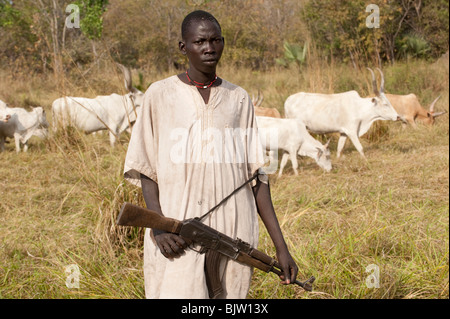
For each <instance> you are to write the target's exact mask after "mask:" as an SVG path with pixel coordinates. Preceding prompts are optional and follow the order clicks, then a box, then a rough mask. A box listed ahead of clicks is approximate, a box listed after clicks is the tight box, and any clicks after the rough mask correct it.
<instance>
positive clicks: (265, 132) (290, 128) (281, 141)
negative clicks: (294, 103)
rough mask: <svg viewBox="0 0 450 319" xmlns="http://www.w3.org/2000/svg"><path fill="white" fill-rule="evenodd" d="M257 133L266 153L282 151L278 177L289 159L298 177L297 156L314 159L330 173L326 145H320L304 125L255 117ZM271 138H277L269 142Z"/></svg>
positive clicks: (290, 121) (277, 119) (293, 121)
mask: <svg viewBox="0 0 450 319" xmlns="http://www.w3.org/2000/svg"><path fill="white" fill-rule="evenodd" d="M256 123H257V125H258V132H259V135H260V138H261V142H262V144H263V148H265V149H266V150H267V151H277V150H279V149H280V150H283V156H282V159H281V163H280V171H279V172H278V176H279V177H280V176H281V174H282V173H283V169H284V166H285V165H286V163H287V161H288V159H289V158H290V159H291V162H292V168H293V170H294V173H295V175H298V172H297V167H298V162H297V154H298V155H300V156H309V157H311V158H312V159H314V160H315V161H316V163H317V165H319V166H320V167H321V168H323V169H324V170H325V171H327V172H329V171H331V161H330V150H329V149H328V143H326V144H325V145H322V144H321V143H320V142H319V141H317V140H316V139H314V138H313V137H312V136H311V135H310V134H309V133H308V131H307V130H306V127H305V125H304V124H303V123H302V122H301V121H299V120H296V119H281V118H274V117H266V116H256ZM271 138H272V139H273V138H277V139H276V140H271Z"/></svg>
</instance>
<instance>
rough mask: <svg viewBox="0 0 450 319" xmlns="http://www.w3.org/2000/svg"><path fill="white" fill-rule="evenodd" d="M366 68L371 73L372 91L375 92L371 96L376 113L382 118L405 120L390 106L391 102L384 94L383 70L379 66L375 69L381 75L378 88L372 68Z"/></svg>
mask: <svg viewBox="0 0 450 319" xmlns="http://www.w3.org/2000/svg"><path fill="white" fill-rule="evenodd" d="M367 69H368V70H369V71H370V73H371V74H372V86H373V93H374V94H375V97H373V98H372V103H373V106H374V108H375V110H376V113H377V114H378V115H379V116H380V117H381V118H382V119H383V120H387V121H403V122H406V120H405V119H404V118H403V117H402V116H400V115H399V114H398V113H397V111H396V110H395V109H394V107H393V106H392V104H391V102H389V100H388V99H387V97H386V95H385V94H384V75H383V72H382V71H381V70H380V69H379V68H377V70H378V71H379V72H380V75H381V83H380V89H379V90H378V86H377V80H376V79H375V74H374V73H373V71H372V69H370V68H367Z"/></svg>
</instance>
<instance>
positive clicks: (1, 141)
mask: <svg viewBox="0 0 450 319" xmlns="http://www.w3.org/2000/svg"><path fill="white" fill-rule="evenodd" d="M4 150H5V138H4V137H0V152H3V151H4Z"/></svg>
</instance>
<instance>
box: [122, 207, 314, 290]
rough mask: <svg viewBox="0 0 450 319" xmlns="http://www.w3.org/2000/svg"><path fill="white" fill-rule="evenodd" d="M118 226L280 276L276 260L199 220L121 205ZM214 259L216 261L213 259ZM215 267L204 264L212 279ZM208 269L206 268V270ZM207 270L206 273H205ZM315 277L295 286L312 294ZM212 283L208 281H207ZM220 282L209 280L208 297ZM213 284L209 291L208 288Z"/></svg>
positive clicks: (218, 288) (217, 287) (281, 272)
mask: <svg viewBox="0 0 450 319" xmlns="http://www.w3.org/2000/svg"><path fill="white" fill-rule="evenodd" d="M116 223H117V225H122V226H135V227H146V228H155V229H159V230H163V231H166V232H170V233H174V234H178V235H180V236H182V237H183V238H185V239H187V240H189V241H191V242H192V243H193V244H196V245H199V246H200V247H201V248H200V251H199V252H200V253H207V255H208V253H209V252H213V253H214V252H217V253H220V254H222V255H225V256H227V257H229V258H231V259H233V260H236V261H238V262H241V263H243V264H246V265H249V266H253V267H255V268H258V269H260V270H262V271H265V272H273V273H275V274H277V275H279V276H280V275H282V274H283V271H282V270H281V266H280V264H279V263H278V262H277V260H275V259H273V258H272V257H269V256H268V255H266V254H265V253H263V252H261V251H259V250H257V249H255V248H252V247H251V245H250V244H248V243H246V242H244V241H242V240H241V239H239V238H238V239H233V238H231V237H229V236H227V235H225V234H222V233H220V232H218V231H217V230H215V229H213V228H211V227H209V226H207V225H205V224H203V223H202V222H201V221H200V219H199V218H191V219H186V220H183V221H179V220H176V219H173V218H168V217H164V216H161V215H160V214H158V213H156V212H154V211H152V210H150V209H147V208H144V207H140V206H136V205H133V204H131V203H124V204H123V205H122V208H121V210H120V213H119V216H118V218H117V222H116ZM213 259H215V260H217V258H213ZM216 266H217V265H213V264H211V265H210V266H209V267H208V263H206V265H205V271H206V273H207V274H208V272H209V274H210V276H211V275H212V276H213V277H214V269H215V268H217V267H216ZM208 268H209V269H208ZM208 270H209V271H208ZM314 280H315V278H314V276H312V277H311V278H309V279H308V280H306V281H304V282H301V281H298V280H296V281H295V284H297V285H299V286H300V287H302V288H303V289H305V290H306V291H312V283H313V282H314ZM210 281H211V278H210ZM217 283H219V284H220V281H218V280H217V279H216V280H214V278H213V279H212V283H211V282H210V283H209V284H208V288H210V297H212V298H213V297H215V296H217V295H218V294H219V293H220V291H221V286H220V285H218V284H217ZM210 285H212V289H211V287H210Z"/></svg>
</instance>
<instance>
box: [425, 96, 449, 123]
mask: <svg viewBox="0 0 450 319" xmlns="http://www.w3.org/2000/svg"><path fill="white" fill-rule="evenodd" d="M440 97H441V96H438V97H437V98H436V99H435V100H434V101H433V103H431V105H430V109H429V111H428V112H427V118H426V119H422V122H423V123H424V124H427V125H433V124H434V121H435V120H434V119H435V118H436V117H438V116H441V115H444V114H445V113H447V111H443V112H435V111H434V106H435V105H436V102H437V101H438V100H439V99H440Z"/></svg>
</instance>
